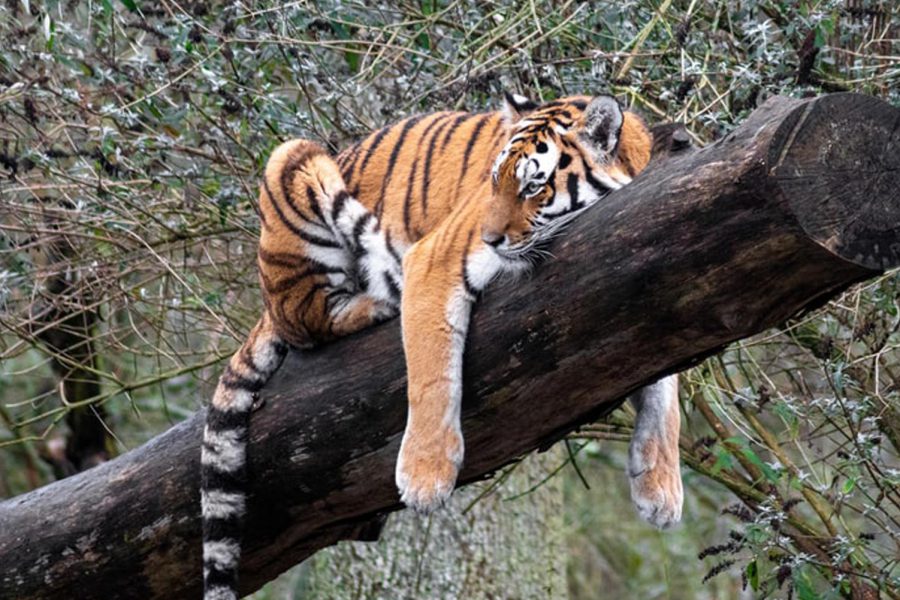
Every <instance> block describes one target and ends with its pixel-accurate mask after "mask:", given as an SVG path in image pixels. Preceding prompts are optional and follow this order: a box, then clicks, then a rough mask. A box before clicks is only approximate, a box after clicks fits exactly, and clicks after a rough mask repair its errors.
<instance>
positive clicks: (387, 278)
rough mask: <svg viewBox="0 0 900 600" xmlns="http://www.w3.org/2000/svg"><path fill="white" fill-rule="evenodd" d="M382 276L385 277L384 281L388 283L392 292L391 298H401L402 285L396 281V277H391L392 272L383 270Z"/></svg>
mask: <svg viewBox="0 0 900 600" xmlns="http://www.w3.org/2000/svg"><path fill="white" fill-rule="evenodd" d="M381 275H382V277H384V283H385V285H387V287H388V290H390V292H391V298H393V299H394V300H400V287H399V286H398V285H397V284H396V282H394V279H393V278H392V277H391V275H390V273H388V272H387V271H382V272H381Z"/></svg>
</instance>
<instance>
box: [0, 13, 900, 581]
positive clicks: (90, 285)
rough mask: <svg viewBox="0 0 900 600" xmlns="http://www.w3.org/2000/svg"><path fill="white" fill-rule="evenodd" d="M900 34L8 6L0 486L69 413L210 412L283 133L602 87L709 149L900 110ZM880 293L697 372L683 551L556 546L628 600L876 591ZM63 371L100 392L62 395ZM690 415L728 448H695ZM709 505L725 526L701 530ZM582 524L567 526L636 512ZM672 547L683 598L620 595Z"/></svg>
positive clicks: (693, 18)
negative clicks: (513, 95)
mask: <svg viewBox="0 0 900 600" xmlns="http://www.w3.org/2000/svg"><path fill="white" fill-rule="evenodd" d="M898 29H900V15H898V10H897V8H895V7H893V6H892V5H891V3H890V2H887V3H886V2H878V1H872V2H870V1H862V2H860V1H859V0H854V1H853V2H850V1H847V2H844V1H839V0H827V1H810V2H768V1H767V2H761V1H740V0H716V1H712V2H697V1H695V0H679V1H673V0H659V1H652V2H649V1H647V2H635V1H626V2H575V1H574V0H553V1H544V0H541V1H535V2H513V1H511V0H502V1H491V2H476V1H474V0H465V1H463V0H422V1H413V2H410V1H397V2H375V3H371V2H360V1H358V0H351V1H341V2H337V1H326V2H309V1H300V2H288V3H274V2H253V3H251V2H236V3H221V2H204V1H196V2H185V3H172V2H169V1H167V0H164V1H163V2H161V3H147V2H141V1H139V0H122V2H113V1H111V0H101V1H100V2H87V3H78V2H60V1H58V0H45V1H36V0H32V1H30V2H29V1H17V0H10V1H8V2H5V3H2V4H0V260H2V262H0V327H2V331H0V358H2V364H0V463H2V467H0V496H10V495H13V494H16V493H20V492H22V491H25V490H27V489H31V488H34V487H37V486H39V485H42V484H44V483H46V482H47V481H49V480H50V479H52V477H53V471H52V470H51V469H50V468H48V467H47V464H53V463H54V461H55V460H56V459H55V456H56V451H55V450H54V448H56V447H57V446H58V445H59V440H60V436H61V435H63V434H64V428H63V426H62V423H63V419H64V418H65V417H66V416H67V415H68V414H70V413H71V412H72V411H73V410H77V409H84V410H92V411H93V410H101V409H102V410H104V411H105V413H104V419H105V422H106V425H107V427H108V429H109V430H110V431H111V432H112V434H113V435H114V440H113V442H112V443H113V444H115V447H116V448H117V450H118V451H121V450H124V449H126V448H129V447H133V446H134V445H136V444H139V443H141V442H142V441H144V440H146V439H148V438H149V437H151V436H152V435H154V434H155V433H158V432H159V431H161V430H162V429H164V428H166V427H168V426H169V425H170V424H171V423H172V422H175V421H178V420H180V419H182V418H184V417H185V416H187V415H188V414H190V413H191V412H192V411H193V410H194V409H196V408H197V407H198V406H199V405H200V403H201V401H202V400H203V399H204V398H206V397H208V395H209V393H210V391H211V383H212V382H213V381H214V379H215V376H216V374H217V368H216V364H217V362H218V361H219V360H221V358H223V357H225V356H227V355H228V354H229V353H230V352H231V351H233V349H234V348H235V347H236V346H237V344H238V343H239V342H240V341H241V340H242V336H243V335H244V333H245V332H246V331H247V329H248V328H249V326H250V325H252V323H253V321H254V319H255V318H256V316H257V314H258V310H259V302H258V295H257V293H256V292H255V288H256V276H255V266H254V240H255V237H256V233H257V230H258V224H257V219H256V215H255V212H254V205H255V192H256V187H257V182H258V176H259V173H260V171H261V169H262V167H263V165H264V164H265V160H266V157H267V156H268V155H269V153H270V152H271V150H272V149H273V148H274V147H275V146H276V145H277V144H278V143H280V142H281V141H284V140H286V139H288V138H292V137H306V138H311V139H314V140H317V141H319V142H320V143H322V144H324V145H326V146H327V147H329V148H331V149H337V148H340V147H343V146H345V145H346V144H348V143H350V142H351V141H353V140H355V139H357V138H358V137H359V136H361V135H363V134H365V133H367V132H368V131H370V130H372V129H374V128H376V127H379V126H381V125H383V124H385V123H388V122H391V121H395V120H397V119H399V118H401V117H402V116H404V115H407V114H410V113H413V112H418V111H427V110H433V109H446V108H458V107H465V108H467V109H471V110H482V109H486V108H496V107H497V106H498V105H499V99H500V98H501V97H502V96H501V92H502V91H503V90H504V89H508V90H512V91H518V92H523V93H526V94H527V95H529V96H532V97H535V98H537V99H541V100H550V99H553V98H556V97H559V96H562V95H565V94H570V93H591V92H595V91H612V92H613V93H615V94H617V95H618V96H619V97H620V98H621V99H622V100H623V102H625V103H626V104H628V105H630V106H632V107H634V108H635V109H637V110H639V111H641V112H643V113H644V114H645V115H646V116H647V117H648V120H650V121H660V120H664V119H669V120H674V121H680V122H684V123H686V124H687V125H688V127H689V129H690V131H691V133H692V134H693V136H694V137H695V139H696V141H698V142H700V143H706V142H710V141H713V140H715V139H717V138H719V137H721V136H722V135H723V134H725V133H727V132H728V131H730V130H731V129H732V128H733V127H734V126H735V125H736V124H737V123H740V122H741V120H743V119H744V118H745V117H746V116H747V115H748V114H749V113H750V112H751V111H752V110H753V109H754V108H755V107H757V106H758V105H759V104H761V103H762V102H763V101H764V100H765V98H766V97H767V96H768V95H770V94H775V93H780V94H789V95H794V96H806V95H810V94H817V93H822V92H829V91H840V90H854V91H862V92H866V93H870V94H876V95H879V96H881V97H883V98H885V99H887V100H888V101H890V102H892V103H894V104H896V105H900V47H898V43H897V41H896V40H897V39H898V37H900V33H898ZM898 285H900V282H898V277H897V275H896V274H894V275H892V276H888V277H885V278H883V279H881V280H880V281H878V282H876V283H874V284H868V285H866V286H865V287H864V288H860V289H858V290H856V291H853V292H851V293H849V294H848V295H846V296H844V298H842V299H841V300H839V301H836V302H834V303H832V304H831V305H829V306H828V307H827V308H825V309H823V310H822V311H819V312H818V313H816V314H815V315H813V316H810V317H806V318H802V319H799V320H797V321H796V322H792V323H789V324H787V325H786V327H785V328H784V329H783V330H781V331H778V332H771V333H769V334H767V335H764V336H761V337H759V338H758V339H756V340H752V341H747V342H743V343H741V344H738V345H736V346H734V347H733V348H731V349H729V350H728V351H727V352H726V353H725V354H723V355H722V356H721V357H719V358H717V359H715V360H712V361H709V362H707V363H706V364H705V365H703V366H702V367H700V368H698V369H695V370H694V371H693V372H692V373H691V374H690V375H689V376H688V377H687V380H688V382H689V388H688V390H687V392H686V399H685V400H686V402H685V410H686V414H687V416H688V419H689V424H690V425H689V427H688V429H687V433H686V440H685V455H686V464H687V465H688V466H689V467H690V468H691V469H694V470H695V472H696V473H697V475H695V476H692V477H687V482H688V485H689V488H690V489H689V491H688V496H689V497H695V498H703V500H704V501H703V502H702V503H697V504H695V506H694V509H695V510H696V511H697V513H696V514H698V515H702V516H703V518H697V519H696V520H694V521H693V522H691V523H690V525H689V527H690V530H689V531H690V533H687V532H684V531H682V532H681V533H679V534H675V535H676V536H678V537H675V538H666V539H670V540H676V541H677V543H676V541H670V542H663V541H660V540H662V539H664V538H663V537H660V538H655V537H654V540H656V541H655V542H654V543H651V544H644V543H643V541H641V537H640V534H639V533H637V530H636V529H634V530H631V529H627V528H626V529H625V530H628V532H629V535H628V536H627V539H626V537H620V538H616V537H615V535H614V532H613V533H608V532H609V531H612V530H614V529H615V526H616V525H617V524H618V523H610V524H609V527H608V528H607V533H604V535H607V537H605V538H602V539H600V538H596V537H595V536H596V531H593V530H592V531H591V532H590V533H589V534H588V533H584V536H582V537H577V536H576V537H577V539H579V540H581V541H582V542H583V541H584V540H585V539H588V538H589V539H588V542H585V543H586V544H587V545H584V546H581V545H578V546H577V547H578V548H580V549H581V550H583V551H584V555H588V554H590V555H592V556H593V555H594V554H595V553H597V552H600V549H602V548H612V546H611V545H610V544H611V543H612V541H615V547H616V548H623V547H625V550H622V551H621V552H620V554H619V555H615V556H614V555H613V553H612V551H610V555H609V561H611V562H610V564H614V565H615V569H614V571H616V570H618V571H619V572H623V573H629V574H633V576H634V577H635V578H636V580H635V581H634V582H633V586H634V587H633V588H631V589H630V591H627V590H626V591H623V593H631V594H640V595H641V597H667V596H668V597H672V598H675V597H679V593H678V592H679V590H681V589H692V590H699V589H700V588H697V587H696V586H699V581H700V580H701V579H702V577H703V572H704V571H705V570H708V567H712V568H713V569H714V570H715V568H717V565H718V566H721V565H723V564H727V563H728V561H734V562H733V563H732V564H730V565H727V566H726V567H724V568H721V569H720V572H722V573H729V574H730V576H731V580H730V581H731V583H729V584H720V583H718V581H719V580H721V579H722V578H723V576H722V575H719V576H718V577H713V578H712V579H710V580H709V582H708V583H707V584H706V587H705V588H703V589H706V590H714V591H715V593H713V592H709V595H710V597H719V598H723V597H727V596H731V597H734V595H735V594H737V593H738V592H737V589H736V588H737V587H739V586H736V585H734V582H739V581H740V580H741V577H742V574H743V577H744V578H745V580H746V582H747V585H749V586H750V587H751V588H752V589H753V590H755V593H757V594H758V595H759V596H760V597H773V596H774V595H776V594H779V593H781V594H784V593H785V592H784V590H786V589H787V588H788V587H790V586H793V590H794V595H795V597H801V598H803V597H825V594H828V593H833V594H837V595H839V596H847V595H848V594H850V593H851V592H850V591H848V590H851V588H852V589H857V588H858V587H859V586H860V585H863V584H865V585H870V586H875V587H877V588H880V590H881V591H882V593H889V592H890V590H896V587H897V585H898V582H897V577H898V575H897V569H898V567H897V562H896V559H895V558H893V557H894V556H896V553H897V546H896V540H897V536H896V532H897V530H898V522H897V519H898V517H897V514H898V510H900V509H898V502H900V501H898V498H897V494H898V486H900V471H898V466H897V448H898V445H900V442H898V438H900V434H898V431H900V417H898V416H897V414H898V408H897V405H898V400H897V395H898V379H897V375H896V373H898V368H900V366H898V364H897V362H898V357H897V354H898V353H897V347H898V333H897V323H898V318H900V317H898V313H900V308H898V301H897V298H898ZM73 315H74V316H78V315H91V317H92V319H93V320H92V321H91V323H92V324H91V326H90V331H89V335H88V336H86V337H84V338H83V339H82V340H81V341H80V342H79V343H78V344H77V346H78V347H77V348H75V347H65V348H60V347H53V346H52V345H48V344H47V342H46V336H45V335H44V334H45V333H47V332H50V333H59V332H65V330H66V329H67V327H68V326H67V323H69V321H68V320H67V319H70V318H71V317H72V316H73ZM70 333H71V332H70ZM85 348H86V349H87V352H86V353H85V352H83V351H84V350H85ZM85 354H87V355H88V356H91V357H93V360H92V361H91V365H90V369H88V370H87V371H77V368H80V367H81V366H83V365H82V364H81V363H82V361H83V356H84V355H85ZM56 363H59V364H62V365H63V366H64V367H65V366H67V367H68V368H69V370H70V371H69V378H71V377H72V373H75V372H78V373H79V377H85V378H90V379H91V380H92V381H97V382H99V385H100V390H101V392H100V393H99V395H94V396H89V397H75V398H73V397H68V398H64V397H63V396H62V395H61V394H60V392H59V390H60V386H59V383H60V382H59V377H60V375H59V371H58V370H56V371H54V370H53V369H52V368H51V365H52V364H56ZM64 379H65V377H64ZM701 408H703V409H708V410H701ZM712 417H715V418H717V419H719V420H720V421H721V422H722V423H724V424H725V425H726V426H727V429H728V430H729V434H728V435H727V436H725V437H718V438H712V437H711V436H710V430H709V427H710V419H711V418H712ZM621 427H623V428H624V429H620V430H616V431H611V430H609V429H603V431H602V432H601V433H602V436H605V439H620V438H621V437H622V435H623V434H622V433H621V431H626V432H627V423H623V424H621ZM598 435H601V434H600V433H598ZM617 436H619V437H617ZM626 437H627V436H626ZM619 458H621V457H619ZM592 460H594V459H592ZM610 460H611V462H616V461H617V460H619V459H618V458H615V456H614V457H613V458H612V459H610ZM892 461H893V462H892ZM588 479H590V477H588ZM710 482H717V483H716V484H714V485H715V486H716V487H714V488H712V489H713V490H714V491H713V492H708V491H706V490H707V488H709V486H710V485H711V484H710ZM725 490H727V492H726V491H725ZM622 494H624V492H622ZM602 495H603V493H602V492H599V491H595V492H593V493H592V495H591V497H592V498H595V499H596V497H597V496H602ZM692 495H693V496H692ZM728 497H730V498H732V500H733V499H734V498H735V497H736V498H737V499H739V500H740V501H741V502H742V503H743V505H742V506H743V510H745V511H747V513H746V514H745V513H744V512H742V511H741V510H738V509H735V510H733V511H731V512H732V513H738V514H740V515H741V516H742V518H747V522H746V523H745V522H742V521H741V522H739V523H737V524H736V525H735V524H733V523H732V522H731V521H730V519H732V517H731V516H721V515H718V514H716V513H717V512H719V510H720V509H721V508H722V507H723V506H725V505H727V504H729V503H730V502H731V501H730V500H726V498H728ZM797 498H801V501H800V503H795V504H794V505H793V506H790V504H791V503H792V502H794V500H795V499H797ZM609 501H610V502H612V501H613V500H609ZM592 506H594V511H595V512H593V513H592V512H591V511H588V510H587V509H585V512H584V514H581V513H579V515H578V519H577V520H575V521H573V522H578V523H581V522H583V523H594V522H595V520H596V519H598V518H599V517H600V516H602V515H603V514H606V513H609V512H612V513H615V512H617V511H619V510H630V509H627V508H623V507H621V506H620V505H615V506H614V507H610V506H607V507H606V508H603V507H602V506H601V507H600V508H597V506H596V505H592ZM786 506H788V507H789V508H790V510H789V509H788V508H786ZM578 510H581V508H579V509H578ZM604 511H606V512H604ZM729 514H731V513H729ZM570 516H571V515H570ZM704 519H705V521H704ZM704 522H709V523H712V525H711V526H710V527H704V526H702V523H704ZM776 524H777V525H776ZM573 527H574V525H573ZM729 530H733V532H734V533H736V534H738V535H739V536H741V540H742V541H741V542H737V541H735V540H734V539H732V538H729V540H730V541H729V542H725V544H726V545H727V544H729V543H731V542H734V544H735V545H734V546H733V547H730V548H729V549H726V550H723V551H722V552H720V553H718V554H727V555H728V556H726V557H724V558H723V557H722V556H718V555H717V554H713V555H710V556H711V557H716V556H718V558H719V559H721V560H719V561H718V562H717V563H716V565H707V567H706V568H703V569H701V571H699V572H698V573H693V572H690V568H688V567H685V568H684V569H683V570H682V569H681V567H680V562H683V558H680V556H678V551H679V548H692V550H691V551H690V553H692V554H693V553H699V550H698V549H693V547H694V546H696V545H697V543H698V540H701V539H702V540H703V543H704V544H711V543H713V542H714V541H715V539H716V536H725V537H728V536H729ZM892 532H893V533H892ZM579 535H580V534H579ZM653 535H654V536H655V535H656V534H655V533H654V534H653ZM667 535H668V534H667ZM806 538H810V539H812V542H809V543H808V542H807V541H805V540H806ZM573 539H575V538H573ZM635 539H637V540H638V542H636V543H635V545H636V546H637V547H638V549H637V550H634V551H631V550H629V549H628V547H629V544H632V543H633V542H632V540H635ZM573 543H575V542H573ZM578 543H579V544H580V543H581V542H578ZM667 543H669V544H675V545H674V546H673V547H672V548H673V549H672V553H673V554H672V557H671V558H665V557H666V556H667V555H666V554H664V553H663V554H662V555H658V556H662V558H660V560H661V561H663V562H662V563H661V564H668V565H670V567H671V568H669V570H667V571H666V576H667V577H670V579H667V581H672V582H676V583H673V584H671V585H669V586H668V587H667V588H666V589H665V590H662V591H660V589H656V590H655V591H654V590H650V589H649V588H648V587H642V586H644V584H645V583H646V581H643V580H642V581H638V579H641V578H650V579H652V578H653V577H658V576H659V571H658V570H656V567H655V566H651V564H654V565H655V563H653V562H652V561H650V560H649V559H647V558H646V555H647V553H649V554H652V553H653V552H662V551H661V550H660V547H661V545H665V544H667ZM654 544H655V545H654ZM810 544H812V545H810ZM576 545H577V544H576ZM591 545H593V549H589V546H591ZM718 545H719V546H721V545H722V544H718ZM654 548H655V550H654ZM581 550H579V551H581ZM813 550H816V552H813ZM666 551H668V550H666ZM682 554H683V553H682ZM676 558H677V559H676ZM614 561H621V562H614ZM665 561H668V562H665ZM722 561H725V562H722ZM588 562H590V561H588ZM676 565H678V566H677V568H676ZM697 568H700V567H697ZM574 570H575V569H573V572H574ZM580 572H585V571H580ZM572 576H573V578H574V577H575V576H574V574H573V575H572ZM689 579H690V580H692V581H694V587H691V586H690V585H689V584H688V583H686V582H687V581H688V580H689ZM591 585H592V584H591V582H584V581H581V582H574V579H573V590H574V589H576V588H577V589H590V588H591ZM593 585H594V586H596V585H597V583H596V581H594V582H593ZM629 585H630V584H629ZM579 586H581V587H579ZM711 586H712V587H711ZM715 586H720V587H715ZM853 586H857V587H856V588H854V587H853ZM726 588H727V589H726ZM779 590H781V591H779ZM699 594H701V592H700V591H697V595H699ZM576 595H577V594H576ZM892 597H897V596H896V594H894V595H893V596H892Z"/></svg>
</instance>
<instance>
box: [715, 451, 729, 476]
mask: <svg viewBox="0 0 900 600" xmlns="http://www.w3.org/2000/svg"><path fill="white" fill-rule="evenodd" d="M733 466H734V457H732V456H731V453H730V452H729V451H728V450H727V449H726V448H720V449H719V451H718V452H717V453H716V462H715V464H714V465H713V466H712V472H713V474H715V473H718V472H719V471H721V470H722V469H731V468H732V467H733Z"/></svg>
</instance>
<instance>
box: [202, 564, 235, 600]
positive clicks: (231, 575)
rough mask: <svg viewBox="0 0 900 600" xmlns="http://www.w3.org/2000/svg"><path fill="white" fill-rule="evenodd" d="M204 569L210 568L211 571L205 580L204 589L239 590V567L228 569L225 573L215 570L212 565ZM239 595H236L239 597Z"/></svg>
mask: <svg viewBox="0 0 900 600" xmlns="http://www.w3.org/2000/svg"><path fill="white" fill-rule="evenodd" d="M203 566H204V567H208V568H209V571H208V572H207V574H206V577H205V578H204V580H203V581H204V587H206V588H214V587H220V586H221V587H227V588H229V589H232V590H234V589H236V588H237V575H238V573H237V572H238V570H237V567H236V566H235V568H233V569H228V570H224V571H220V570H219V569H216V568H213V567H212V566H211V565H203ZM237 596H238V594H235V597H237Z"/></svg>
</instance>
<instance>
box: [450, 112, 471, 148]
mask: <svg viewBox="0 0 900 600" xmlns="http://www.w3.org/2000/svg"><path fill="white" fill-rule="evenodd" d="M477 116H478V115H472V114H469V113H463V114H461V115H460V116H458V117H456V120H455V121H453V125H451V126H450V129H448V130H447V135H445V136H444V141H443V142H441V150H444V148H446V147H447V144H449V143H450V138H451V137H453V134H454V133H456V130H457V129H459V126H460V125H462V124H463V122H465V121H468V120H469V119H474V118H476V117H477Z"/></svg>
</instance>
